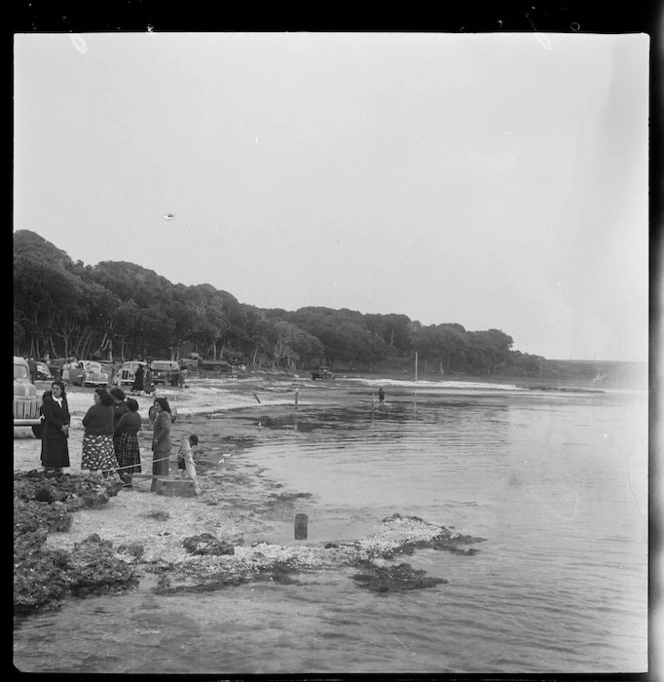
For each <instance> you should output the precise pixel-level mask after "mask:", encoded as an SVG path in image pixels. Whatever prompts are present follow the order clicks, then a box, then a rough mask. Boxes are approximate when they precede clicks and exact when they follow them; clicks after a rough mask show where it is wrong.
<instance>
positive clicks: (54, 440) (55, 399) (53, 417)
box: [41, 379, 69, 475]
mask: <svg viewBox="0 0 664 682" xmlns="http://www.w3.org/2000/svg"><path fill="white" fill-rule="evenodd" d="M43 398H44V402H43V404H42V408H41V414H42V418H43V421H42V424H43V433H42V447H41V463H42V466H43V467H44V471H45V472H46V473H47V474H48V473H50V472H51V471H53V472H54V473H55V474H56V475H57V474H61V473H62V469H63V467H68V466H69V445H68V443H67V439H68V438H69V408H68V406H67V396H66V395H65V385H64V383H63V382H62V381H61V380H60V379H56V380H55V381H54V382H53V383H52V384H51V390H50V391H46V393H44V396H43Z"/></svg>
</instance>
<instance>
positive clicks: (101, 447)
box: [81, 435, 118, 471]
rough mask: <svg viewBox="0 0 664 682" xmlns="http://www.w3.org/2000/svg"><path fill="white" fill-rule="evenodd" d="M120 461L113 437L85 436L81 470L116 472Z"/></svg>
mask: <svg viewBox="0 0 664 682" xmlns="http://www.w3.org/2000/svg"><path fill="white" fill-rule="evenodd" d="M117 468H118V459H117V457H116V456H115V450H114V449H113V436H88V435H85V436H83V457H82V458H81V469H89V470H90V471H97V470H99V469H101V470H102V471H114V470H115V469H117Z"/></svg>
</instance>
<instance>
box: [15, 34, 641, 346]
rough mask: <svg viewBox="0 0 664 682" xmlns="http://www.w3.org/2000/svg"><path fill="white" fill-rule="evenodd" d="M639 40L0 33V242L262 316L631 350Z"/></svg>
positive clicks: (636, 305) (636, 316)
mask: <svg viewBox="0 0 664 682" xmlns="http://www.w3.org/2000/svg"><path fill="white" fill-rule="evenodd" d="M648 50H649V41H648V37H647V36H644V35H595V36H593V35H579V34H547V35H535V34H480V35H452V34H442V35H433V34H395V33H392V34H359V33H355V34H201V33H196V34H187V33H170V34H156V33H152V34H149V33H144V34H137V33H114V34H85V35H81V36H72V35H69V34H52V35H44V34H41V35H38V34H31V35H17V36H16V37H15V131H14V143H15V149H14V154H15V157H14V158H15V162H14V167H15V177H14V199H15V201H14V230H18V229H28V230H32V231H34V232H37V233H38V234H40V235H41V236H42V237H44V238H45V239H47V240H48V241H50V242H52V243H53V244H55V246H57V247H58V248H61V249H63V250H64V251H66V252H67V253H68V254H69V255H70V256H71V257H72V258H74V259H75V260H76V259H80V260H82V261H83V262H84V263H86V264H90V265H94V264H96V263H98V262H99V261H102V260H124V261H130V262H133V263H138V264H140V265H142V266H144V267H146V268H149V269H151V270H154V271H156V272H157V273H158V274H160V275H163V276H164V277H166V278H167V279H169V280H171V281H172V282H182V283H184V284H188V285H189V284H200V283H205V282H208V283H210V284H212V285H213V286H214V287H216V288H218V289H223V290H225V291H228V292H230V293H231V294H233V295H234V296H236V297H237V298H238V300H239V301H241V302H243V303H248V304H251V305H256V306H259V307H263V308H284V309H286V310H296V309H297V308H300V307H302V306H327V307H330V308H335V309H339V308H350V309H351V310H359V311H360V312H362V313H384V314H386V313H403V314H405V315H408V317H410V318H411V319H413V320H419V321H420V322H421V323H422V324H425V325H426V324H433V323H436V324H437V323H442V322H458V323H460V324H462V325H463V326H464V327H465V328H466V329H469V330H476V329H489V328H496V329H502V330H503V331H504V332H506V333H508V334H510V335H511V336H512V337H513V339H514V348H515V349H518V350H521V351H523V352H526V353H536V354H538V355H544V356H545V357H548V358H569V357H572V358H580V359H592V358H593V357H596V359H598V360H611V359H614V360H621V359H622V360H646V359H647V342H648V177H647V165H648V148H647V145H648ZM166 214H172V215H174V216H175V217H174V218H173V219H172V220H167V219H166V218H165V215H166Z"/></svg>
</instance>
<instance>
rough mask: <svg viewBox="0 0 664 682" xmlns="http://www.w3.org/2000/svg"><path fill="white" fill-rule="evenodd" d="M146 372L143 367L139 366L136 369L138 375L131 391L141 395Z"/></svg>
mask: <svg viewBox="0 0 664 682" xmlns="http://www.w3.org/2000/svg"><path fill="white" fill-rule="evenodd" d="M144 374H145V372H144V370H143V365H139V366H138V367H137V368H136V373H135V374H134V383H133V384H132V385H131V390H132V391H133V392H134V393H140V392H141V391H142V390H143V376H144Z"/></svg>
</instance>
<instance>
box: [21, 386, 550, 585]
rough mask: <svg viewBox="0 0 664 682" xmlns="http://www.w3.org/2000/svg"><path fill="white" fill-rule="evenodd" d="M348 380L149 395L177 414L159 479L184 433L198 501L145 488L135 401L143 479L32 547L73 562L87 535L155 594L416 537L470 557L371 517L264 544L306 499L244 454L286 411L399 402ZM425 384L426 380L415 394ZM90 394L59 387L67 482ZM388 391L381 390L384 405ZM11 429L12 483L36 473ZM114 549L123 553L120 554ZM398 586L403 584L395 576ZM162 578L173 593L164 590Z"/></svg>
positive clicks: (367, 554) (379, 553) (145, 438)
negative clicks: (364, 527)
mask: <svg viewBox="0 0 664 682" xmlns="http://www.w3.org/2000/svg"><path fill="white" fill-rule="evenodd" d="M348 379H350V378H344V379H340V380H337V381H333V382H332V381H330V382H312V381H308V380H306V379H300V378H298V377H292V376H288V375H282V376H277V377H267V378H265V377H260V378H258V379H243V380H227V379H221V380H219V379H209V378H204V379H198V378H196V379H193V380H192V381H191V386H190V387H189V388H185V389H171V388H166V389H160V390H158V391H157V395H165V396H166V397H168V398H169V399H170V402H171V404H172V406H173V407H175V408H176V410H177V419H176V421H175V422H174V424H173V431H172V442H173V450H172V455H171V462H172V464H171V476H174V475H175V474H176V473H177V468H176V466H177V465H176V464H175V461H174V460H175V452H177V444H178V443H179V440H180V438H182V437H184V436H186V435H189V434H190V433H197V435H198V436H199V440H200V445H199V448H198V451H197V453H196V454H195V460H196V463H197V472H198V477H199V483H200V486H201V494H200V495H199V496H197V497H193V498H188V497H167V496H163V495H158V494H155V493H152V492H151V491H150V484H151V476H150V473H151V460H152V454H151V449H150V443H151V436H152V428H151V425H150V423H149V420H148V419H147V412H148V408H149V406H150V405H151V403H152V400H153V398H154V395H152V396H138V397H137V400H138V401H139V412H140V414H141V416H142V417H143V428H142V430H141V432H139V446H140V450H141V463H142V467H143V476H141V477H139V476H137V477H136V478H135V480H134V487H133V488H132V489H120V490H119V492H118V494H117V495H114V496H112V497H110V499H109V500H108V502H107V504H104V505H103V506H102V507H101V508H96V509H90V508H83V509H78V510H77V511H75V512H74V513H73V515H72V522H71V525H70V527H69V528H68V530H66V531H64V532H49V533H48V535H47V536H46V538H45V541H44V545H43V547H44V549H45V550H46V551H48V552H65V553H75V552H76V551H77V550H78V548H79V547H81V546H83V545H85V542H86V541H87V539H88V538H90V536H98V538H100V539H101V541H103V542H108V543H111V545H112V548H113V553H114V554H113V556H114V557H115V558H116V559H118V560H120V561H122V562H125V563H126V564H127V565H128V566H129V567H130V568H131V569H132V571H133V572H134V573H135V574H136V575H137V576H138V577H139V578H140V579H144V578H146V577H147V576H148V575H149V574H157V575H159V576H160V581H161V582H160V583H159V585H158V586H157V588H155V589H156V590H157V591H162V592H163V591H164V590H187V589H192V590H195V589H203V588H204V586H205V585H208V586H210V585H214V584H216V585H217V587H224V586H226V585H227V584H234V583H233V581H237V580H246V579H259V577H260V576H261V575H262V576H263V579H265V578H264V576H265V574H266V572H268V573H270V571H273V570H274V569H275V567H281V568H280V570H282V571H283V570H284V566H288V567H289V572H292V571H297V570H307V569H309V568H312V567H314V568H322V567H335V568H338V569H342V568H343V567H348V566H354V565H357V564H358V562H362V561H365V562H366V561H368V562H372V561H373V560H374V559H376V558H383V559H385V558H386V557H393V556H394V554H395V552H396V553H397V554H398V553H400V552H402V551H405V549H406V548H408V547H410V546H412V545H413V543H414V542H416V541H418V540H419V541H422V542H429V543H430V542H431V541H432V539H433V538H436V537H438V538H439V539H440V538H441V537H442V536H444V535H445V533H447V536H445V537H446V538H447V541H448V546H441V547H440V548H442V549H448V550H450V551H458V552H459V553H473V551H464V550H461V549H460V548H459V542H463V541H464V538H465V541H466V542H471V543H472V542H475V541H477V539H475V538H471V537H470V536H460V537H461V538H462V540H458V537H459V536H458V534H452V533H451V532H450V531H448V530H447V529H446V528H445V527H444V526H433V525H432V524H430V523H428V522H427V521H426V520H422V519H412V518H411V519H410V520H409V524H410V525H409V526H408V532H407V533H406V534H405V535H404V534H403V529H404V527H403V525H402V522H401V521H399V522H398V524H397V525H395V524H396V523H397V522H396V521H395V520H394V519H393V520H392V522H391V526H390V523H388V522H389V521H390V520H389V519H383V520H382V521H381V522H380V523H378V524H377V526H376V530H377V533H378V535H379V536H380V538H381V539H380V542H378V544H376V543H374V544H373V545H372V544H371V542H372V541H371V537H373V536H371V535H369V536H367V537H364V538H354V539H351V540H348V539H344V540H339V538H332V537H330V538H323V539H318V540H317V541H316V542H309V541H307V540H295V539H294V536H293V535H291V536H290V537H291V538H292V539H291V540H290V542H287V543H284V542H281V543H279V542H276V543H273V540H274V538H275V536H276V537H277V538H278V537H280V536H281V537H282V538H283V534H284V528H285V526H286V522H285V521H284V519H286V518H289V519H291V523H292V521H293V519H294V517H295V514H296V513H298V512H305V513H311V512H312V511H313V510H315V506H316V500H315V499H311V495H310V494H309V493H308V491H301V490H292V489H290V488H289V487H288V486H287V485H286V486H284V485H283V484H282V483H280V482H278V481H276V480H275V479H274V478H272V477H271V475H270V472H267V473H266V471H265V469H263V468H261V467H259V465H257V464H255V463H254V462H252V459H251V450H252V448H253V447H254V446H255V445H257V444H259V443H266V442H269V441H270V440H271V439H272V438H278V437H279V432H280V430H281V427H284V425H285V424H286V422H288V420H289V418H290V417H291V416H293V417H294V416H295V415H296V414H297V410H298V409H301V410H302V412H301V413H305V411H306V410H307V409H308V408H314V409H320V407H321V406H324V405H330V406H332V405H334V406H339V405H344V404H349V403H350V402H352V403H355V404H357V402H358V400H361V401H363V402H366V405H367V407H368V408H370V406H371V404H372V396H373V395H374V394H375V393H376V391H377V383H381V384H384V385H385V386H386V387H387V386H389V385H390V384H392V386H393V390H394V395H395V396H396V395H403V393H399V391H400V389H401V390H403V387H404V384H405V383H406V382H403V383H402V382H401V381H396V380H394V379H392V380H390V379H384V380H377V381H375V382H374V381H366V380H364V383H360V382H358V381H357V380H348ZM473 379H475V378H473ZM39 383H41V384H43V385H44V389H42V390H46V388H48V382H39ZM433 383H434V382H431V381H427V383H426V385H425V386H431V385H432V384H433ZM437 383H440V382H437ZM465 383H467V384H470V382H465ZM472 383H474V384H476V383H477V382H476V381H474V382H472ZM40 388H41V386H38V391H39V389H40ZM487 389H488V390H490V389H489V387H487ZM497 390H504V389H497ZM535 390H537V389H535ZM544 390H550V389H544ZM554 390H555V389H554ZM92 393H93V389H89V388H88V389H85V388H74V389H72V388H71V387H70V388H69V389H68V391H67V395H68V401H69V404H70V412H71V414H72V427H73V428H72V431H71V435H70V441H69V445H70V461H71V465H72V466H71V467H70V468H69V469H68V470H67V473H69V474H70V476H71V477H72V478H77V477H81V476H82V475H84V474H85V473H86V472H81V469H80V460H81V448H82V427H81V419H82V417H83V415H84V414H85V411H86V410H87V408H88V407H89V406H90V405H91V404H92ZM389 393H390V391H389V390H388V396H389ZM128 395H130V393H129V392H128ZM261 419H263V420H264V421H265V422H266V427H265V428H261V425H260V422H261ZM271 421H274V422H278V423H279V424H280V427H276V428H271V427H270V426H269V424H270V422H271ZM285 428H288V426H285ZM19 431H20V430H18V429H15V440H14V472H15V478H16V475H17V473H18V474H19V475H22V473H23V474H24V473H25V472H27V471H34V470H40V469H41V466H40V462H39V454H40V441H38V440H36V439H35V438H34V437H32V434H31V433H30V431H29V429H28V430H25V429H24V430H23V433H18V432H19ZM15 487H16V483H15ZM396 515H397V516H398V513H397V514H396ZM404 518H406V519H408V518H409V517H404ZM386 523H387V526H389V527H386V526H385V524H386ZM15 524H16V519H15ZM290 528H291V529H292V528H293V526H292V525H291V527H290ZM291 532H292V531H291ZM280 534H281V535H280ZM381 534H382V535H381ZM374 535H375V533H374ZM452 535H457V538H455V541H456V542H453V543H452V544H451V545H449V541H450V538H451V536H452ZM191 538H198V540H197V541H196V542H194V544H195V545H196V544H197V546H198V547H199V550H200V552H199V553H198V555H197V554H192V551H191V547H190V548H189V549H187V548H186V547H185V544H186V542H187V541H188V539H191ZM443 544H444V543H443ZM128 546H130V547H131V546H133V547H137V546H140V552H138V551H134V552H133V553H132V551H129V552H127V551H126V548H127V547H128ZM420 546H425V545H420ZM429 546H431V545H429ZM370 547H371V548H372V549H368V548H370ZM121 548H125V551H123V552H120V551H119V550H120V549H121ZM228 548H231V549H228ZM226 550H228V552H230V553H226ZM270 575H272V574H271V573H270ZM247 576H251V577H247ZM281 577H282V578H283V577H284V576H281ZM383 577H384V576H383ZM406 577H407V576H406ZM270 579H275V578H274V576H272V578H270ZM277 579H280V578H279V576H277ZM400 579H401V581H402V585H403V579H404V576H400ZM174 581H175V582H176V583H178V584H173V582H174ZM229 581H230V582H229ZM235 584H237V583H235ZM421 586H429V585H426V584H423V585H421ZM206 589H207V588H206ZM390 589H391V588H390Z"/></svg>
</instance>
